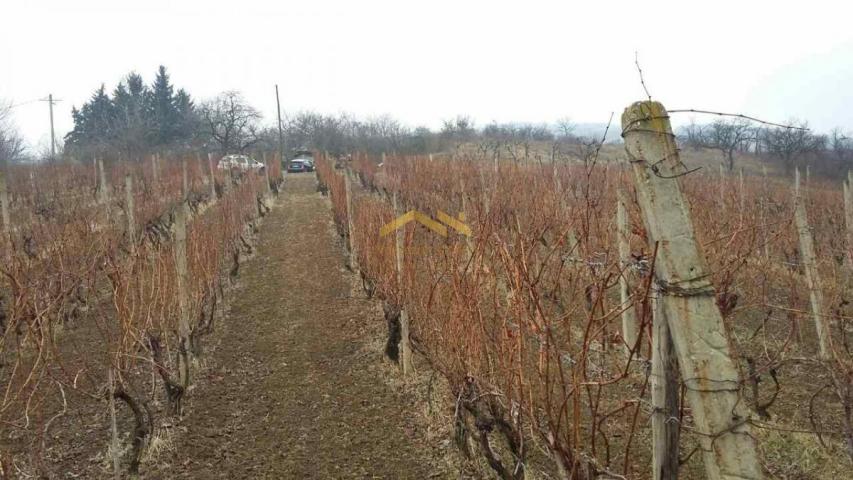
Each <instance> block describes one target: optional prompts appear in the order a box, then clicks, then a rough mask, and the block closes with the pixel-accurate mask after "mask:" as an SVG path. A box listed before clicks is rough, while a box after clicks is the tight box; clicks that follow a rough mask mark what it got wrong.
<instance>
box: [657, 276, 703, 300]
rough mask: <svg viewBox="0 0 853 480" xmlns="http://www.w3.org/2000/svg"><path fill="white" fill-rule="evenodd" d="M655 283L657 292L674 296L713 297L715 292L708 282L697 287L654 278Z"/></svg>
mask: <svg viewBox="0 0 853 480" xmlns="http://www.w3.org/2000/svg"><path fill="white" fill-rule="evenodd" d="M655 285H656V286H657V288H658V292H660V293H662V294H664V295H672V296H674V297H713V296H715V295H716V293H717V292H716V291H715V290H714V286H713V285H711V283H710V282H706V283H705V284H704V285H700V286H698V287H679V286H677V285H675V284H674V283H670V282H667V281H666V280H663V279H659V278H656V279H655Z"/></svg>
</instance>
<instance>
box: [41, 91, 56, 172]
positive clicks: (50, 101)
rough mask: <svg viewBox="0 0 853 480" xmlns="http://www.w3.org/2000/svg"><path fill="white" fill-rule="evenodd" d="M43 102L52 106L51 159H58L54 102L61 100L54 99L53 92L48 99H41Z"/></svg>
mask: <svg viewBox="0 0 853 480" xmlns="http://www.w3.org/2000/svg"><path fill="white" fill-rule="evenodd" d="M41 101H42V102H47V104H48V105H49V106H50V161H51V162H53V161H56V135H55V134H54V133H53V104H54V103H58V102H61V100H58V99H57V100H54V99H53V94H52V93H51V94H48V96H47V99H41Z"/></svg>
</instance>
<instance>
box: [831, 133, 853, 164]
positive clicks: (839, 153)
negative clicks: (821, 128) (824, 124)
mask: <svg viewBox="0 0 853 480" xmlns="http://www.w3.org/2000/svg"><path fill="white" fill-rule="evenodd" d="M828 143H829V148H830V150H831V151H832V155H833V157H835V160H836V161H837V162H838V163H839V164H840V165H846V164H847V163H849V162H850V161H851V160H853V139H851V138H850V134H849V133H845V132H844V131H843V130H841V128H838V127H836V128H833V129H832V131H831V132H829V139H828Z"/></svg>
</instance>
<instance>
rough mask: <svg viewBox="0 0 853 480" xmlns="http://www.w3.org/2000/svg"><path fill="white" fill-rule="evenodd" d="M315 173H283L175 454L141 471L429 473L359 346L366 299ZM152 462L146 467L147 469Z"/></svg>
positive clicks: (424, 454)
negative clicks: (356, 294)
mask: <svg viewBox="0 0 853 480" xmlns="http://www.w3.org/2000/svg"><path fill="white" fill-rule="evenodd" d="M315 186H316V181H315V179H314V176H313V175H310V176H309V175H302V174H300V175H291V176H290V177H289V178H288V183H287V186H286V189H285V193H284V194H283V195H282V196H280V197H279V199H278V205H277V206H276V207H275V208H274V209H273V211H272V212H271V213H270V214H269V215H268V216H267V217H266V219H265V220H264V223H263V225H262V227H261V233H260V237H259V239H258V243H257V246H256V255H255V256H254V257H253V258H252V259H251V260H250V261H248V262H247V263H246V264H244V265H243V266H242V268H241V273H240V285H239V287H238V289H237V291H236V292H234V293H233V298H232V300H231V308H230V312H229V313H228V314H227V316H226V317H225V318H224V319H223V320H222V321H221V322H220V324H219V325H218V328H219V331H218V332H217V337H218V338H219V339H220V340H219V343H218V344H216V345H215V346H214V347H213V348H212V349H211V351H210V352H208V356H209V358H210V360H209V361H210V364H211V366H210V367H209V368H206V369H204V370H203V372H202V373H201V374H200V378H198V379H197V385H196V386H195V387H194V391H192V392H191V393H190V395H189V398H188V399H187V402H188V403H187V405H186V411H187V414H186V416H185V417H184V418H183V419H182V421H181V422H180V424H179V425H178V426H177V428H178V429H179V430H180V431H181V433H178V434H176V435H175V440H174V442H175V445H174V449H173V451H171V452H170V453H168V454H163V455H162V456H161V458H160V459H158V461H156V462H152V463H157V464H158V465H157V467H155V468H154V469H153V470H154V471H151V470H149V472H151V473H149V474H148V475H146V476H147V477H148V478H199V479H202V478H204V479H207V478H229V479H237V478H276V479H279V478H281V479H285V478H371V479H372V478H388V479H398V478H412V479H423V478H435V477H437V476H441V477H444V475H442V474H439V473H436V472H437V471H440V470H442V469H441V467H440V466H437V465H440V463H441V462H440V461H439V460H437V459H436V458H435V457H434V456H433V453H431V449H430V448H429V447H428V446H426V445H423V444H422V440H421V439H420V437H418V434H417V433H416V432H415V431H416V430H417V429H416V427H414V426H413V425H412V421H411V419H410V418H408V417H407V416H406V415H405V412H406V409H407V405H406V402H405V401H404V400H403V399H402V398H401V397H400V396H399V395H397V394H395V392H393V391H392V390H391V388H390V387H389V386H388V385H387V384H386V382H384V381H383V380H382V378H378V377H377V375H376V371H375V370H376V369H375V368H374V366H375V364H376V362H377V361H378V358H379V353H378V352H375V353H373V354H371V353H365V350H364V348H363V347H364V345H366V344H368V343H370V342H371V341H373V340H375V339H371V338H366V336H367V332H368V331H369V329H365V328H363V327H362V325H364V324H365V322H368V321H375V320H373V319H366V318H365V315H366V314H367V312H369V311H370V309H369V308H368V307H369V305H368V302H367V301H366V300H364V299H361V298H351V297H350V279H349V275H350V274H349V273H347V272H346V271H345V270H343V268H342V265H343V252H342V250H341V248H340V246H339V244H338V241H337V238H336V236H335V234H334V232H333V229H332V228H331V224H330V218H331V215H330V211H329V205H328V200H327V199H325V198H324V197H321V196H320V195H319V194H317V193H315ZM152 466H153V465H152Z"/></svg>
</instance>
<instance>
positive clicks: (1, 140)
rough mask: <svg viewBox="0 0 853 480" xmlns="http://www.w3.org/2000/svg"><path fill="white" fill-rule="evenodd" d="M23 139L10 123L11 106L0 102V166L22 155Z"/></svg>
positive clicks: (23, 148) (24, 148)
mask: <svg viewBox="0 0 853 480" xmlns="http://www.w3.org/2000/svg"><path fill="white" fill-rule="evenodd" d="M25 150H26V146H25V143H24V138H23V137H22V136H21V134H20V133H19V132H18V129H17V127H15V124H14V122H13V121H12V105H11V103H8V102H2V101H0V166H3V165H6V164H8V163H13V162H16V161H18V160H19V159H20V158H21V156H22V155H23V154H24V151H25Z"/></svg>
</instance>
